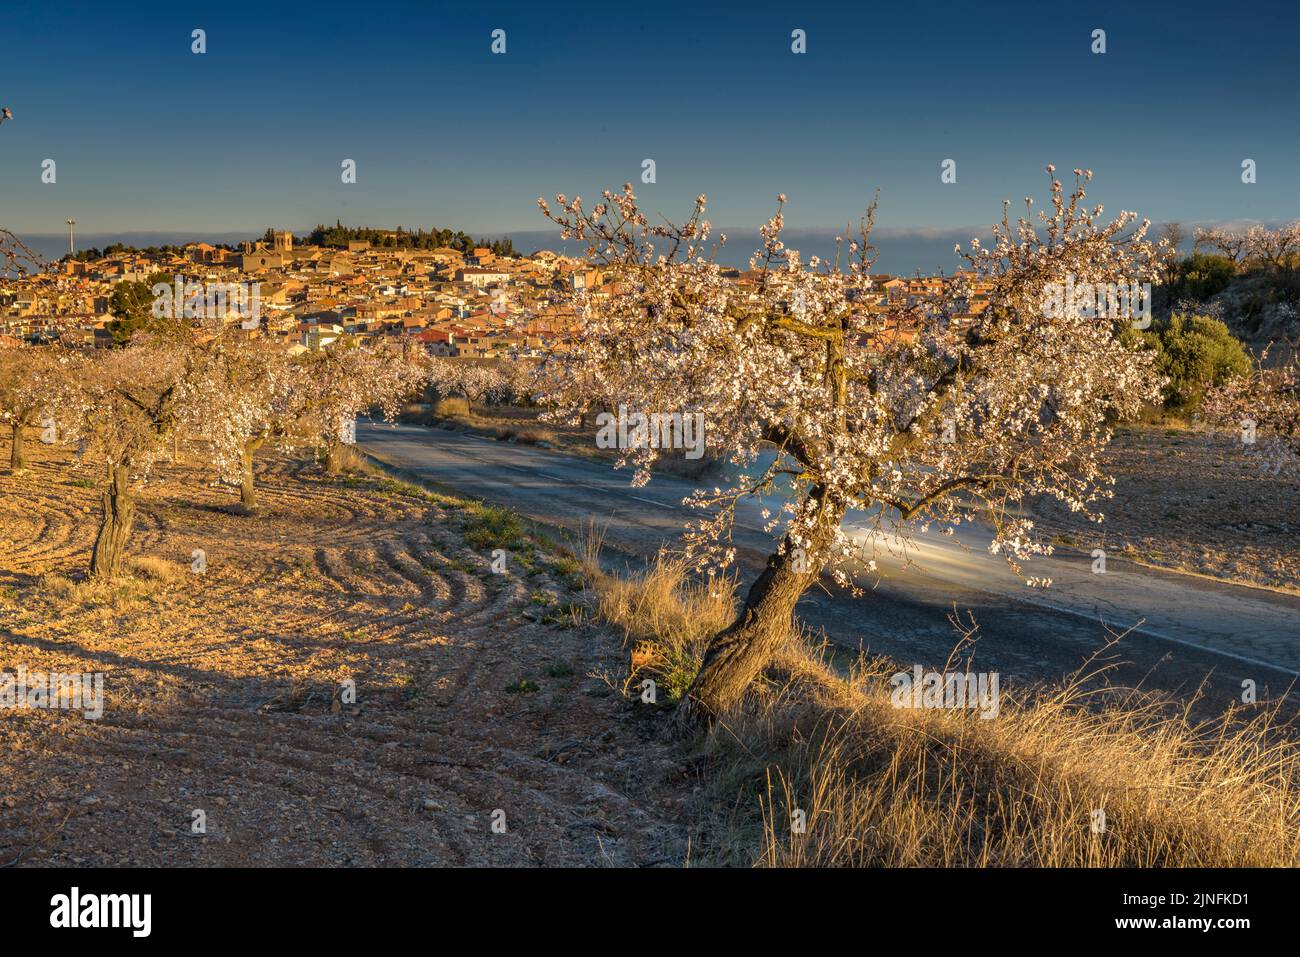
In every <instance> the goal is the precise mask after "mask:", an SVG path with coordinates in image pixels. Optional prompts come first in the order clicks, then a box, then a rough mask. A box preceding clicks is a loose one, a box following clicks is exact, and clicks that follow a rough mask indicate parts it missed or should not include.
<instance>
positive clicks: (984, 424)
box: [539, 167, 1162, 716]
mask: <svg viewBox="0 0 1300 957" xmlns="http://www.w3.org/2000/svg"><path fill="white" fill-rule="evenodd" d="M1048 171H1049V174H1050V173H1052V172H1053V168H1052V167H1049V168H1048ZM1090 176H1091V174H1090V173H1086V172H1084V171H1076V182H1075V186H1074V189H1073V190H1072V192H1070V193H1069V194H1068V195H1066V194H1065V192H1064V189H1063V187H1062V185H1061V183H1060V181H1059V180H1057V179H1056V178H1055V177H1054V176H1052V177H1051V208H1050V210H1048V211H1046V212H1045V213H1040V214H1039V217H1038V218H1037V221H1035V219H1034V217H1033V216H1032V208H1031V201H1030V200H1028V199H1027V200H1026V214H1025V216H1024V217H1021V218H1020V219H1019V220H1018V221H1017V222H1015V223H1013V222H1011V220H1010V218H1009V213H1008V211H1007V207H1004V212H1003V217H1002V221H1001V223H1000V224H998V225H997V226H996V227H995V229H994V233H995V245H994V246H993V247H992V248H984V247H981V246H980V245H979V244H978V242H977V241H972V249H971V250H970V251H969V252H968V253H966V254H965V257H966V259H967V261H968V262H969V264H970V265H971V267H972V268H973V269H974V271H975V272H976V273H977V274H978V275H979V276H981V277H983V278H985V279H987V280H989V281H990V282H991V284H992V292H991V293H990V306H989V307H988V308H987V309H986V310H985V311H984V312H983V313H981V314H980V315H979V316H978V317H976V318H974V319H973V320H968V319H958V318H957V316H958V312H959V310H958V308H957V306H958V303H957V302H956V301H954V302H953V303H950V304H948V305H947V306H946V307H945V308H943V309H940V310H938V311H936V312H933V313H930V314H926V315H922V314H920V313H913V314H910V315H897V314H896V315H894V316H892V317H888V318H889V319H892V320H893V321H897V320H902V321H903V325H904V327H906V326H907V325H908V324H914V325H915V326H916V328H917V329H918V330H919V332H918V335H917V337H916V338H915V340H914V341H909V340H908V338H907V337H905V336H904V337H900V336H897V335H894V334H892V333H891V330H890V329H887V328H886V320H887V317H882V316H881V315H879V314H875V313H870V312H868V311H867V310H866V309H864V308H863V307H862V306H861V305H860V303H861V302H862V301H863V299H864V297H865V295H866V294H867V293H870V292H872V291H873V289H874V287H873V283H872V278H871V266H872V262H873V259H874V249H873V248H872V246H871V245H870V229H871V225H872V222H873V219H874V212H875V204H874V203H873V204H872V206H871V208H870V209H869V210H868V213H867V215H866V216H865V217H864V218H863V220H862V221H861V224H860V228H859V230H858V235H857V237H856V238H854V239H852V240H849V239H847V238H846V239H845V241H844V245H845V247H847V248H846V249H845V250H844V251H846V252H847V254H848V256H847V259H848V262H847V264H846V265H843V266H842V265H841V263H840V262H839V261H837V262H835V263H825V262H822V261H819V260H818V259H816V258H813V259H811V260H810V261H809V262H808V263H807V265H806V266H805V264H804V263H803V262H802V260H801V258H800V256H799V254H798V253H797V252H796V251H795V250H792V249H789V248H788V247H787V246H786V245H785V243H784V242H783V240H782V238H781V234H782V228H783V224H784V220H783V213H782V205H778V209H777V212H776V214H775V215H774V216H773V218H772V219H771V220H770V221H769V222H768V223H767V224H766V225H765V226H764V227H763V228H762V230H761V234H762V248H761V249H760V250H759V251H758V252H757V253H756V254H755V256H754V257H753V259H752V260H751V263H750V265H751V269H752V270H753V272H754V274H755V277H756V278H755V279H754V280H753V281H752V282H750V283H745V284H740V283H735V282H731V281H728V280H726V279H725V278H724V276H723V269H722V267H721V266H719V265H718V264H716V263H715V262H714V260H713V250H712V249H711V248H710V242H709V237H710V234H711V228H710V226H709V224H708V222H707V221H706V220H705V219H704V209H705V201H704V197H702V196H701V197H700V198H699V199H698V200H697V201H696V204H695V208H694V210H693V212H692V213H691V215H690V216H689V218H688V219H687V220H686V221H685V222H684V223H682V224H680V225H675V224H672V223H663V224H652V223H651V222H650V220H649V218H648V217H647V215H646V214H645V213H644V212H643V211H642V209H641V207H640V205H639V203H638V201H637V198H636V196H635V195H634V193H633V191H632V188H631V186H630V185H625V186H624V188H623V190H622V192H620V193H618V194H616V195H615V194H611V193H610V192H609V191H606V192H605V193H604V198H603V200H602V201H601V202H599V203H597V204H595V205H594V206H592V207H591V208H590V209H588V208H586V207H584V206H583V204H582V201H581V200H580V199H577V198H575V199H572V200H569V199H566V198H565V197H564V196H563V195H560V196H557V197H556V204H557V207H558V208H557V209H556V210H555V211H552V209H551V207H550V206H549V205H548V204H547V203H546V201H544V200H539V205H540V206H541V208H542V211H543V213H544V214H545V215H546V216H547V217H548V218H550V219H551V220H552V221H554V222H555V223H557V224H558V225H559V226H560V227H561V230H562V238H564V239H570V238H572V239H576V240H579V241H586V242H587V243H588V244H589V253H590V255H591V256H592V257H594V258H596V259H599V260H601V261H603V262H604V263H605V264H607V268H608V273H609V276H610V279H611V280H612V281H613V282H616V283H619V284H621V285H622V286H623V287H625V288H626V289H627V290H628V292H626V293H625V294H623V295H617V296H612V297H609V298H603V297H596V296H592V295H590V294H588V293H586V292H585V291H579V292H577V293H576V294H575V297H576V299H575V303H574V305H575V308H576V311H577V313H578V314H579V315H580V316H581V317H582V320H583V324H584V330H583V335H582V337H581V338H580V339H579V341H577V342H576V343H575V344H574V347H573V349H572V351H570V352H568V353H563V354H559V355H556V356H554V357H552V359H551V360H550V361H549V363H548V368H547V371H546V373H545V375H546V377H547V385H546V388H545V395H544V398H545V399H548V400H549V401H551V402H553V403H555V404H556V406H557V407H558V409H559V410H560V414H561V415H562V416H564V417H566V418H567V419H568V420H569V421H577V420H578V419H579V417H580V416H581V415H582V414H583V413H584V412H585V411H587V410H588V409H589V408H590V406H591V403H592V402H593V400H594V399H595V397H597V396H599V397H600V398H601V399H603V398H604V397H605V396H617V397H618V398H619V399H620V401H622V402H624V403H626V404H627V405H628V407H629V408H631V409H635V410H638V411H641V412H643V413H673V412H681V413H688V412H700V413H702V414H703V416H704V423H705V429H706V442H707V446H708V447H709V448H711V449H713V450H715V451H719V452H721V453H723V454H726V455H728V456H730V458H731V459H732V461H733V462H737V463H740V464H742V465H745V466H750V467H753V466H754V465H755V464H756V463H757V464H758V468H757V474H753V475H743V474H742V475H741V476H740V477H739V478H738V479H737V480H736V481H735V482H732V483H730V484H729V485H728V486H727V487H725V488H716V489H714V490H712V491H700V492H697V493H696V494H695V495H694V496H693V497H691V498H690V499H688V501H690V502H691V503H692V504H694V505H696V506H699V507H702V508H705V509H706V510H707V514H706V515H705V517H703V518H702V519H701V520H700V521H698V522H697V523H695V524H694V526H693V528H692V529H691V530H690V531H689V532H688V536H687V542H688V554H689V555H691V556H692V557H694V558H695V559H696V561H697V562H698V563H699V565H700V566H701V567H704V568H708V569H713V570H718V569H721V568H724V567H726V566H727V565H728V564H729V563H730V562H731V560H732V559H733V558H734V549H732V548H731V547H730V544H729V542H730V530H731V524H732V521H733V519H734V515H735V506H736V504H737V502H738V501H739V500H741V499H742V498H744V497H746V496H749V495H752V494H754V493H756V492H760V491H762V492H768V493H772V494H776V495H780V496H782V497H783V499H784V505H783V508H782V510H781V511H780V512H779V513H778V514H776V515H773V516H772V517H771V518H770V527H771V528H777V527H778V525H781V524H783V529H782V532H781V539H780V542H779V544H778V546H777V547H776V549H775V551H774V553H773V554H772V555H771V556H770V557H769V558H768V561H767V564H766V566H765V568H764V569H763V571H762V573H761V574H760V575H759V576H758V578H757V579H756V580H755V581H754V583H753V585H752V587H751V588H750V589H749V592H748V595H747V596H746V598H745V601H744V604H743V606H742V607H741V609H740V612H739V615H738V616H737V618H736V619H735V621H734V622H733V623H732V624H731V625H730V626H729V627H728V628H726V629H724V630H723V631H722V632H720V633H719V634H717V635H715V636H714V637H713V638H712V640H711V641H710V644H709V646H708V649H707V651H706V653H705V655H704V659H703V662H702V664H701V667H700V670H699V672H698V674H697V676H696V677H695V680H694V682H693V684H692V685H691V687H690V690H689V691H688V693H687V696H686V698H685V699H684V704H685V705H686V712H687V714H703V715H705V716H710V715H717V714H719V713H721V712H723V711H725V710H727V709H729V708H730V707H732V706H734V705H735V704H737V703H738V702H739V701H740V700H741V698H742V696H743V694H744V692H745V690H746V688H747V687H748V686H749V685H750V683H751V682H752V681H753V679H754V678H755V677H756V676H757V675H759V673H760V672H761V671H762V670H763V669H764V668H765V667H766V665H767V664H768V662H769V660H770V659H771V657H772V655H773V653H774V652H775V651H776V650H777V649H778V648H779V647H780V645H781V644H782V643H783V642H784V641H785V640H786V638H787V636H788V634H789V630H790V626H791V622H792V619H793V612H794V608H795V604H796V602H797V601H798V600H799V597H800V596H801V595H802V594H803V592H804V590H805V589H806V588H807V587H808V586H809V585H810V584H812V583H813V582H815V581H816V580H817V579H818V577H819V575H820V573H821V571H822V570H823V569H824V568H829V570H830V571H831V573H832V575H833V577H834V578H835V579H836V580H837V581H838V582H840V583H841V584H844V585H847V586H849V587H855V585H854V583H853V581H852V580H851V578H850V572H851V571H852V570H853V566H852V564H851V562H852V560H853V559H854V558H856V557H858V549H857V548H856V547H855V546H854V544H853V543H852V541H851V540H850V538H849V537H848V536H847V535H846V534H845V533H844V532H843V531H842V530H841V527H840V524H841V521H842V520H843V518H844V516H845V514H846V512H847V511H848V510H849V509H850V508H857V509H862V510H864V511H865V512H866V513H867V515H868V516H870V520H871V521H873V522H875V523H876V525H877V526H878V527H881V526H884V527H888V528H894V529H897V530H898V531H899V532H900V533H901V534H903V535H906V534H907V533H908V532H909V530H911V529H912V528H914V527H915V526H916V524H917V523H922V524H923V525H924V524H925V523H930V522H937V523H939V524H941V525H944V526H948V527H951V526H952V525H955V524H957V523H959V522H963V521H970V520H973V519H975V518H977V517H984V518H986V519H988V520H990V521H991V523H992V527H993V540H992V542H991V544H990V549H991V550H993V551H995V552H1000V553H1003V554H1005V555H1006V556H1007V559H1008V561H1009V562H1010V563H1011V565H1012V567H1013V568H1017V567H1018V566H1017V561H1018V560H1019V559H1022V558H1026V557H1028V556H1031V555H1033V554H1036V553H1041V552H1044V551H1046V550H1047V549H1046V547H1045V546H1042V545H1040V544H1038V543H1037V542H1035V541H1034V540H1033V538H1032V537H1031V528H1032V523H1030V522H1028V521H1027V520H1025V519H1023V518H1019V517H1014V516H1013V514H1012V509H1013V508H1014V506H1015V505H1016V504H1017V503H1018V502H1020V501H1021V500H1022V499H1024V498H1025V497H1027V496H1031V495H1040V494H1041V495H1050V496H1053V497H1055V498H1057V499H1059V500H1061V501H1063V502H1065V503H1066V504H1067V505H1068V506H1069V507H1070V508H1071V509H1074V510H1081V511H1085V512H1088V511H1089V507H1090V505H1091V504H1092V503H1094V502H1095V501H1096V500H1098V499H1099V498H1102V497H1104V496H1106V495H1107V494H1108V491H1109V489H1108V482H1109V480H1108V478H1107V477H1106V476H1105V475H1104V474H1103V472H1102V470H1101V467H1100V465H1099V461H1098V457H1099V453H1100V451H1101V449H1102V448H1103V447H1104V446H1105V444H1106V443H1107V441H1108V440H1109V438H1110V429H1109V423H1110V422H1111V421H1113V420H1114V419H1115V418H1123V417H1126V416H1131V415H1134V414H1136V412H1137V411H1138V409H1139V408H1140V406H1141V405H1142V403H1143V402H1145V401H1147V400H1149V399H1151V398H1153V397H1155V396H1156V395H1158V394H1159V393H1158V389H1159V379H1158V377H1157V376H1156V375H1155V374H1154V372H1153V371H1152V369H1151V358H1150V356H1149V355H1146V354H1144V353H1141V352H1137V351H1134V350H1132V349H1130V348H1128V347H1126V346H1125V345H1124V344H1123V343H1122V342H1121V341H1120V340H1119V339H1118V338H1117V334H1116V323H1113V322H1112V321H1110V320H1099V319H1096V318H1087V316H1088V315H1091V313H1086V312H1085V310H1083V309H1075V308H1070V309H1064V310H1057V311H1053V312H1052V313H1050V314H1049V313H1047V312H1046V311H1045V310H1044V308H1043V306H1044V302H1045V301H1046V300H1047V298H1048V294H1049V292H1050V289H1051V287H1049V284H1058V287H1059V284H1064V283H1066V282H1067V280H1072V281H1073V282H1074V283H1076V284H1082V283H1117V284H1118V283H1133V282H1140V281H1142V280H1149V279H1152V278H1154V277H1155V275H1156V273H1157V272H1158V269H1159V265H1160V260H1161V258H1162V255H1161V251H1160V250H1159V248H1158V247H1156V246H1155V245H1153V244H1152V243H1151V242H1149V241H1148V240H1147V239H1146V230H1147V224H1146V223H1141V224H1136V225H1135V223H1134V220H1135V217H1134V215H1133V214H1132V213H1127V212H1125V213H1121V214H1120V216H1119V217H1118V218H1116V219H1114V220H1113V221H1110V222H1104V221H1101V220H1100V218H1099V217H1100V214H1101V208H1100V207H1094V208H1089V207H1088V206H1086V205H1085V204H1084V196H1085V191H1084V184H1085V183H1086V182H1087V180H1088V179H1089V178H1090ZM779 203H780V204H783V203H784V197H781V198H780V200H779ZM1131 227H1133V228H1131ZM957 298H959V297H954V299H957ZM891 328H894V326H893V323H892V322H891ZM764 448H769V449H772V450H775V453H776V454H775V457H774V458H772V459H771V460H770V461H766V460H760V452H761V451H762V450H763V449H764ZM658 454H659V450H658V449H656V448H653V447H650V446H648V445H643V447H641V448H638V449H635V450H632V451H630V452H629V453H628V455H629V457H630V458H631V460H632V461H634V462H635V464H636V465H637V467H638V474H637V477H636V481H638V482H645V481H647V480H648V479H649V472H648V468H649V466H650V464H651V463H652V462H653V461H654V459H655V458H656V457H657V456H658ZM778 480H782V484H781V485H779V486H778V485H777V482H778ZM869 567H870V563H869ZM1029 581H1030V583H1031V584H1037V583H1039V582H1038V580H1036V579H1030V580H1029Z"/></svg>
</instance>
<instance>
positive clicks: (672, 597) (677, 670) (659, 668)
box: [582, 537, 736, 702]
mask: <svg viewBox="0 0 1300 957" xmlns="http://www.w3.org/2000/svg"><path fill="white" fill-rule="evenodd" d="M599 551H600V543H599V540H598V539H594V538H592V537H588V539H587V541H586V549H585V554H584V555H583V558H582V566H583V574H584V576H585V578H586V581H587V583H588V584H589V586H590V587H591V588H592V589H593V590H594V591H595V594H596V601H597V606H596V614H597V615H598V616H599V617H601V618H603V619H604V620H605V621H607V622H609V623H611V624H613V625H615V626H617V627H619V628H621V629H622V631H623V637H624V642H625V644H626V645H627V646H628V647H630V649H631V656H630V660H629V668H628V678H627V685H628V686H630V685H631V684H632V683H634V682H635V681H636V680H639V679H641V678H644V677H650V678H653V679H654V680H655V682H656V684H657V685H658V686H659V687H660V688H662V689H663V690H664V692H665V697H666V698H667V700H668V701H669V702H675V701H678V700H680V698H681V696H682V695H683V694H684V693H685V692H686V689H687V688H689V687H690V684H691V681H692V680H693V679H694V678H695V674H696V672H698V671H699V670H700V662H701V660H702V659H703V656H704V649H705V647H706V646H707V645H708V641H709V638H710V637H711V636H713V635H714V634H716V633H717V632H718V631H720V630H721V629H723V628H725V627H726V626H727V625H729V624H730V623H731V620H732V619H733V618H734V617H735V615H736V599H735V583H734V582H732V581H730V580H721V581H719V580H713V581H707V582H700V581H697V580H694V579H692V578H691V577H690V576H689V575H688V574H687V567H686V564H685V562H683V561H681V560H680V559H676V558H671V557H667V556H664V555H659V556H657V557H656V558H655V559H654V560H653V561H652V562H650V563H649V564H647V566H646V568H645V570H644V571H642V572H640V573H638V574H635V575H631V576H628V577H621V576H618V575H611V574H609V573H607V572H605V571H604V570H602V569H601V567H600V563H599V560H598V555H599Z"/></svg>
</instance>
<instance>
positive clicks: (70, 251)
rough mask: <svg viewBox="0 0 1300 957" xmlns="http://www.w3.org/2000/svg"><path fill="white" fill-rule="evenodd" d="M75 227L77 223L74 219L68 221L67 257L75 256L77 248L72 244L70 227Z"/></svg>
mask: <svg viewBox="0 0 1300 957" xmlns="http://www.w3.org/2000/svg"><path fill="white" fill-rule="evenodd" d="M75 225H77V221H76V220H75V219H70V220H68V255H69V256H75V255H76V254H77V247H76V246H74V245H73V243H72V227H73V226H75Z"/></svg>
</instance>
